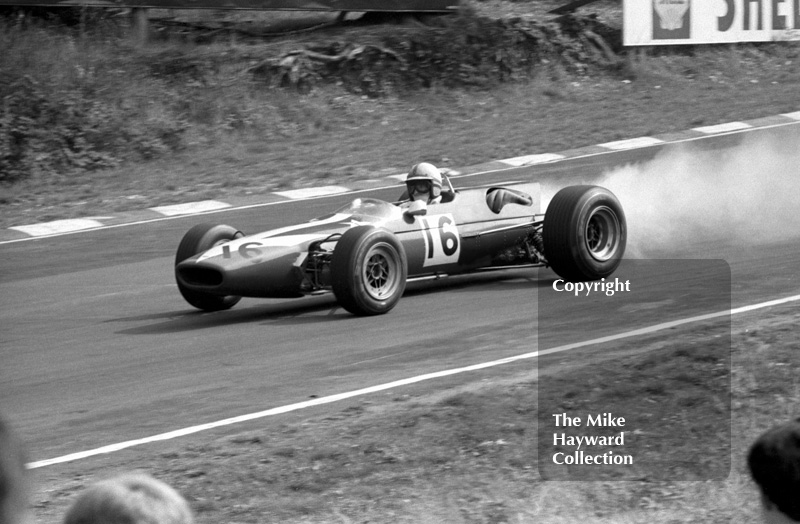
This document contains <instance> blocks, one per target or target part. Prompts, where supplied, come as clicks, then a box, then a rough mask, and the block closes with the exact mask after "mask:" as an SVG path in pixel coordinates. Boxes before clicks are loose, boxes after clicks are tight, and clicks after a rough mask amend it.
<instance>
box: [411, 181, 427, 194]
mask: <svg viewBox="0 0 800 524" xmlns="http://www.w3.org/2000/svg"><path fill="white" fill-rule="evenodd" d="M408 189H409V191H414V192H417V193H427V192H428V191H430V190H431V183H430V182H426V181H425V180H419V181H417V182H409V183H408Z"/></svg>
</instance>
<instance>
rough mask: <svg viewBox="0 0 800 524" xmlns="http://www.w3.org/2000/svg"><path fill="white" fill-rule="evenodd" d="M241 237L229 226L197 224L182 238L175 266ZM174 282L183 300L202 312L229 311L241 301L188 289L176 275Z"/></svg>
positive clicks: (238, 232) (231, 296) (235, 297)
mask: <svg viewBox="0 0 800 524" xmlns="http://www.w3.org/2000/svg"><path fill="white" fill-rule="evenodd" d="M243 236H244V233H242V232H241V231H239V230H238V229H236V228H233V227H231V226H226V225H217V224H198V225H196V226H194V227H193V228H192V229H190V230H189V231H187V232H186V234H185V235H184V236H183V239H182V240H181V243H180V245H179V246H178V252H177V253H176V254H175V266H176V267H177V265H178V264H179V263H181V262H183V261H184V260H186V259H188V258H191V257H193V256H195V255H196V254H198V253H202V252H203V251H207V250H209V249H211V248H212V247H214V246H217V245H220V244H224V243H226V242H230V241H231V240H234V239H236V238H241V237H243ZM176 281H177V283H178V290H179V291H180V292H181V295H182V296H183V298H184V299H186V302H188V303H189V304H191V305H193V306H194V307H196V308H197V309H202V310H203V311H221V310H223V309H230V308H232V307H233V306H234V305H236V303H237V302H239V301H240V300H241V299H242V297H237V296H233V295H229V296H220V295H214V294H212V293H204V292H202V291H197V290H194V289H189V288H187V287H186V286H184V285H183V284H181V281H180V279H178V278H177V274H176Z"/></svg>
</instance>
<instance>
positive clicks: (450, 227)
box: [420, 214, 461, 266]
mask: <svg viewBox="0 0 800 524" xmlns="http://www.w3.org/2000/svg"><path fill="white" fill-rule="evenodd" d="M420 223H421V224H422V227H423V230H422V233H423V234H422V237H423V238H424V239H425V260H424V262H423V263H422V265H423V266H438V265H442V264H447V263H453V262H457V261H458V255H459V253H460V252H461V239H460V238H459V237H458V227H456V222H455V220H453V215H449V214H448V215H428V216H427V217H420Z"/></svg>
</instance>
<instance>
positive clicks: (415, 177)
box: [406, 162, 442, 202]
mask: <svg viewBox="0 0 800 524" xmlns="http://www.w3.org/2000/svg"><path fill="white" fill-rule="evenodd" d="M406 187H407V188H408V197H409V198H410V199H411V200H425V201H426V202H430V201H431V200H433V199H434V198H438V197H439V196H440V195H441V194H442V173H440V172H439V169H438V168H437V167H436V166H434V165H433V164H429V163H427V162H422V163H419V164H417V165H415V166H414V167H412V168H411V171H409V172H408V175H407V176H406Z"/></svg>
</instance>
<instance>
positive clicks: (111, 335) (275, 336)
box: [0, 125, 800, 461]
mask: <svg viewBox="0 0 800 524" xmlns="http://www.w3.org/2000/svg"><path fill="white" fill-rule="evenodd" d="M798 128H800V126H798V125H793V126H781V127H776V128H767V129H763V130H757V131H753V133H767V134H770V136H773V137H776V138H777V139H778V140H779V141H783V142H784V143H793V144H800V131H798ZM742 140H743V137H742V135H741V134H738V133H732V134H723V135H719V136H713V137H708V138H704V139H703V140H702V141H700V142H699V143H698V145H697V147H699V148H702V149H704V150H712V151H718V152H719V154H720V155H725V154H726V152H727V151H728V150H730V149H731V148H734V147H736V146H737V144H739V143H741V141H742ZM670 147H673V146H671V145H669V144H666V145H662V144H659V145H653V146H652V147H644V148H637V149H632V150H624V149H623V150H620V151H614V152H610V153H609V152H606V153H603V154H597V155H593V154H590V155H585V156H579V157H576V158H572V159H566V160H564V161H561V162H557V163H552V164H541V165H537V166H533V167H520V168H503V169H500V170H498V171H494V172H487V173H482V174H475V175H472V176H466V177H462V178H459V179H457V185H470V184H478V183H485V182H502V181H511V180H529V179H532V178H534V177H535V178H536V179H539V180H542V181H543V182H548V183H552V184H553V185H567V184H570V183H577V182H586V181H592V180H594V179H596V177H597V175H598V173H602V172H603V171H604V170H606V169H608V168H609V167H613V166H621V165H626V164H631V163H637V162H638V163H642V162H646V161H648V160H651V159H653V158H654V157H655V156H656V155H657V154H658V153H659V152H660V151H662V150H664V149H665V148H670ZM792 168H793V169H797V168H796V166H793V167H792ZM397 193H398V188H397V187H392V188H385V189H379V190H374V191H368V192H364V193H362V194H363V195H365V196H375V197H378V198H385V199H390V200H391V199H393V198H394V197H396V195H397ZM353 196H354V195H352V194H345V195H335V196H330V197H324V198H315V199H310V200H303V201H286V202H275V203H271V204H270V205H264V206H258V207H248V208H243V209H229V210H224V211H221V212H216V213H212V214H207V215H204V216H202V217H198V216H187V217H180V218H174V219H169V220H159V221H153V222H147V223H141V224H138V225H130V226H126V227H116V228H110V229H100V230H93V231H86V232H80V233H76V234H70V235H63V236H54V237H49V238H37V239H31V240H29V241H24V242H14V243H6V244H2V245H0V326H2V331H0V359H1V360H0V362H1V363H2V364H1V365H0V399H2V411H3V412H4V413H5V414H6V416H7V417H8V418H9V419H11V420H12V421H13V423H14V425H15V427H16V428H17V429H18V431H19V432H20V433H21V434H22V436H23V438H24V439H25V440H26V441H27V442H28V446H29V449H30V455H31V459H32V460H34V461H38V460H44V459H49V458H52V457H56V456H60V455H66V454H69V453H74V452H78V451H82V450H87V449H93V448H97V447H100V446H103V445H107V444H112V443H115V442H121V441H125V440H130V439H135V438H143V437H147V436H150V435H154V434H159V433H164V432H166V431H170V430H175V429H178V428H183V427H188V426H193V425H196V424H202V423H207V422H213V421H216V420H220V419H224V418H228V417H231V416H236V415H242V414H247V413H252V412H257V411H261V410H265V409H269V408H272V407H276V406H281V405H286V404H291V403H295V402H299V401H303V400H306V399H309V398H315V397H322V396H326V395H331V394H336V393H340V392H343V391H350V390H354V389H359V388H363V387H367V386H370V385H375V384H382V383H386V382H391V381H394V380H399V379H402V378H406V377H411V376H415V375H420V374H424V373H429V372H433V371H438V370H443V369H449V368H456V367H461V366H468V365H472V364H477V363H480V362H486V361H491V360H496V359H501V358H505V357H511V356H514V355H519V354H522V353H528V352H530V351H534V350H536V348H537V347H538V345H537V327H538V322H539V321H542V322H545V321H546V320H545V319H560V320H561V321H563V319H569V318H571V313H572V312H571V311H570V309H569V305H568V303H566V302H565V303H564V306H563V307H564V309H562V310H555V311H548V312H547V316H546V317H545V316H544V315H543V316H542V318H541V319H540V318H539V315H538V313H539V312H538V303H537V291H539V290H541V289H549V287H550V286H551V284H552V282H553V280H554V278H555V275H554V274H553V273H552V272H550V271H549V270H541V271H539V270H524V271H509V272H501V273H487V274H481V275H473V276H465V277H458V278H453V279H446V280H443V281H439V282H429V283H421V284H415V285H412V286H411V287H410V289H409V290H408V291H407V293H406V296H404V297H403V299H402V300H401V301H400V303H399V305H398V306H397V308H395V309H394V310H393V311H392V312H391V313H390V314H388V315H386V316H382V317H379V318H356V317H353V316H351V315H349V314H348V313H347V312H345V311H344V310H342V309H341V308H339V307H337V305H336V303H335V301H334V300H333V298H332V297H315V298H305V299H296V300H255V299H244V300H243V301H242V302H241V303H240V304H239V305H237V306H236V307H235V308H234V309H232V310H230V311H226V312H220V313H213V314H207V313H200V312H196V311H194V310H192V309H191V307H189V306H188V305H187V304H185V303H184V302H183V300H182V299H181V297H180V295H179V294H178V292H177V290H176V288H175V285H174V281H173V274H172V265H173V257H174V250H175V248H176V246H177V244H178V242H179V241H180V238H181V236H182V235H183V233H184V232H185V231H186V230H188V229H189V228H190V227H191V226H192V225H194V224H196V223H198V222H200V221H212V222H221V223H228V224H231V225H235V226H237V227H240V228H241V229H243V230H245V231H246V232H255V231H259V230H264V229H271V228H275V227H281V226H285V225H290V224H295V223H298V222H301V221H305V220H308V219H310V218H313V217H316V216H320V215H323V214H326V213H328V212H330V211H331V210H332V209H334V208H336V207H338V206H339V205H342V204H344V203H346V202H348V201H349V200H351V199H352V198H353ZM623 205H625V202H623ZM780 236H781V237H782V238H777V239H776V238H774V236H773V237H771V238H770V239H769V240H768V241H764V242H758V239H757V238H754V242H752V243H746V244H743V243H742V242H741V241H740V240H739V239H737V238H736V237H735V236H733V235H727V234H726V233H725V232H724V231H722V232H720V233H719V234H718V235H716V237H715V238H714V239H713V240H709V239H708V238H705V239H703V240H702V241H696V242H692V241H691V240H689V241H686V242H684V243H683V244H682V245H681V246H673V247H672V248H668V247H664V248H663V249H662V250H661V251H652V252H650V253H648V255H649V256H652V257H655V258H659V257H661V258H670V259H671V258H679V259H693V258H698V259H722V260H725V261H726V262H727V264H728V265H729V266H730V271H731V293H732V295H731V300H730V303H731V305H732V307H739V306H744V305H748V304H752V303H757V302H761V301H765V300H770V299H775V298H781V297H786V296H791V295H797V294H798V293H800V284H798V281H797V273H798V266H799V265H800V264H798V260H800V242H798V240H797V237H796V236H795V234H794V233H793V232H792V231H786V232H785V235H780ZM669 267H670V269H669V271H663V272H658V273H657V274H652V275H648V278H647V281H646V284H643V285H646V286H648V289H651V290H652V293H653V295H654V296H656V295H657V294H658V293H659V292H660V291H659V290H662V289H665V288H669V287H671V286H674V285H676V283H681V282H682V283H684V284H687V283H688V284H687V285H688V287H691V286H692V282H698V283H700V282H704V281H707V280H708V279H710V278H712V277H713V275H704V274H702V272H700V273H698V272H697V271H692V272H684V271H682V270H681V267H680V265H679V264H672V265H670V266H669ZM659 303H660V302H659V301H658V300H654V301H653V304H655V306H652V307H650V308H649V309H648V313H647V314H642V315H630V316H627V317H625V318H620V319H619V322H617V323H605V324H601V323H597V322H576V323H575V324H573V325H572V328H570V327H569V326H567V325H565V331H569V332H570V333H571V334H572V335H573V336H574V337H577V338H583V339H590V338H597V337H601V336H607V335H612V334H615V333H619V332H623V331H628V330H633V329H637V328H642V327H645V326H647V325H651V324H655V323H658V322H663V321H665V320H670V319H677V318H681V316H682V315H683V316H691V315H692V314H702V313H711V312H715V311H716V310H717V307H718V305H719V302H718V301H714V300H709V301H705V300H703V299H702V297H700V298H699V299H698V300H696V301H694V302H693V309H692V311H681V310H668V308H664V309H663V310H662V309H659V306H658V304H659ZM576 320H578V321H580V320H581V319H576ZM734 321H735V320H734ZM548 343H549V344H557V343H558V341H557V340H551V341H548ZM516 365H520V366H535V365H536V362H535V361H530V360H529V361H523V362H520V363H518V364H516ZM464 380H470V378H469V377H466V378H464Z"/></svg>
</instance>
